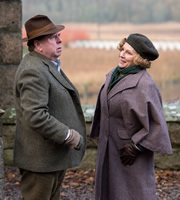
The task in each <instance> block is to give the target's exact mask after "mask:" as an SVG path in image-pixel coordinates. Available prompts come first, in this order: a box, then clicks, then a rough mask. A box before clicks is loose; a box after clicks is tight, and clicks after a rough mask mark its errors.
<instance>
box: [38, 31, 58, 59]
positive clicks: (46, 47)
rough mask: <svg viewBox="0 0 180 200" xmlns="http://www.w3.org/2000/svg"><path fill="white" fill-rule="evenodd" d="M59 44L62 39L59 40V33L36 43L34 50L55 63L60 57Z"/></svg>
mask: <svg viewBox="0 0 180 200" xmlns="http://www.w3.org/2000/svg"><path fill="white" fill-rule="evenodd" d="M61 43H62V39H61V38H60V33H54V34H51V35H47V36H45V37H43V38H42V39H41V40H38V41H36V43H35V49H34V50H35V51H37V52H39V53H40V54H42V55H43V56H45V57H47V58H49V59H50V60H53V61H55V60H56V59H57V58H58V57H59V56H61V52H62V45H61Z"/></svg>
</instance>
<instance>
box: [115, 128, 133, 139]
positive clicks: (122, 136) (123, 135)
mask: <svg viewBox="0 0 180 200" xmlns="http://www.w3.org/2000/svg"><path fill="white" fill-rule="evenodd" d="M118 136H119V137H120V139H121V140H130V139H131V138H130V137H129V135H128V133H127V131H126V129H118Z"/></svg>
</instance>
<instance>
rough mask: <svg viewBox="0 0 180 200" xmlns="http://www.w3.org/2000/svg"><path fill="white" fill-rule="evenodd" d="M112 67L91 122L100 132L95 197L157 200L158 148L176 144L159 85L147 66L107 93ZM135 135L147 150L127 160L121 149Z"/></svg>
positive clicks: (95, 134) (164, 149)
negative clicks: (173, 141)
mask: <svg viewBox="0 0 180 200" xmlns="http://www.w3.org/2000/svg"><path fill="white" fill-rule="evenodd" d="M111 74H112V71H111V72H110V73H108V74H107V77H106V81H105V84H104V85H103V86H102V88H101V90H100V93H99V96H98V100H97V105H96V110H95V116H94V120H93V124H92V128H91V134H90V135H91V137H98V138H99V141H98V156H97V166H96V182H95V199H96V200H155V199H156V184H155V172H154V152H159V153H163V154H171V153H172V148H171V143H170V139H169V134H168V129H167V125H166V121H165V118H164V113H163V109H162V102H161V96H160V93H159V90H158V88H157V86H156V84H155V83H154V81H153V80H152V78H151V77H150V75H149V74H148V73H147V72H146V70H141V71H140V72H138V73H137V74H130V75H128V76H126V77H125V78H123V79H122V80H120V81H119V82H118V83H117V84H116V85H115V86H114V87H113V88H112V89H111V90H110V92H109V94H107V88H108V85H109V81H110V78H111ZM130 141H133V142H134V143H135V144H137V143H139V144H140V145H142V146H143V147H145V148H146V149H147V150H146V151H144V152H141V153H140V155H139V156H138V157H137V159H136V160H135V162H134V164H133V165H131V166H129V165H127V166H124V165H123V164H122V163H121V160H120V151H119V150H120V149H121V148H123V147H124V146H125V144H127V143H129V142H130Z"/></svg>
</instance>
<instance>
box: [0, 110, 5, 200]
mask: <svg viewBox="0 0 180 200" xmlns="http://www.w3.org/2000/svg"><path fill="white" fill-rule="evenodd" d="M3 114H4V110H2V109H0V200H3V199H4V154H3V140H2V115H3Z"/></svg>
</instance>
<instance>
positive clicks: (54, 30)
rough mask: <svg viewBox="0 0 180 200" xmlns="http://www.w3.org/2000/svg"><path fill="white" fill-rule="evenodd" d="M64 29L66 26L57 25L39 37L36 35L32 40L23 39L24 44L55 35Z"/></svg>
mask: <svg viewBox="0 0 180 200" xmlns="http://www.w3.org/2000/svg"><path fill="white" fill-rule="evenodd" d="M64 28H65V26H63V25H56V26H55V27H54V28H52V29H49V30H47V31H45V32H43V33H41V34H38V35H36V36H34V37H31V38H28V37H25V38H23V39H22V42H27V41H29V40H32V39H35V38H37V37H39V36H43V35H49V34H54V33H57V32H59V31H62V30H63V29H64Z"/></svg>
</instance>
